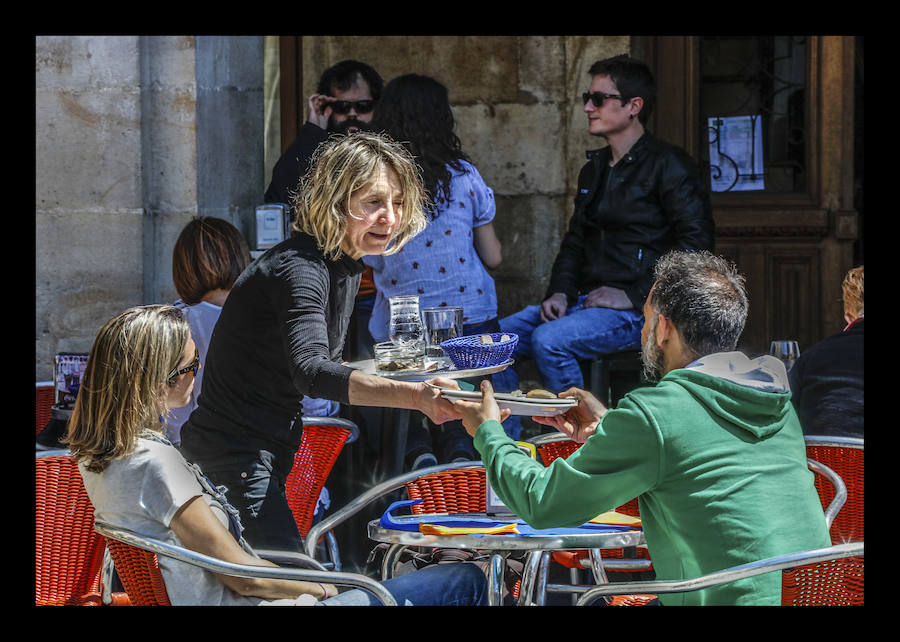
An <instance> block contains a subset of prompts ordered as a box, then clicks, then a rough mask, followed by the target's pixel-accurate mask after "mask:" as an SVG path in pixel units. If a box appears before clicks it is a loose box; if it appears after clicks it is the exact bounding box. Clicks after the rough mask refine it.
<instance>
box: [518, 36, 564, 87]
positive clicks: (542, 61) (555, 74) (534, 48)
mask: <svg viewBox="0 0 900 642" xmlns="http://www.w3.org/2000/svg"><path fill="white" fill-rule="evenodd" d="M519 41H520V44H519V67H518V74H517V75H518V78H519V96H518V100H519V101H520V102H523V103H528V102H535V101H537V102H546V101H552V102H561V103H563V102H565V101H566V75H565V70H566V49H565V39H564V38H563V37H562V36H524V37H521V38H520V39H519Z"/></svg>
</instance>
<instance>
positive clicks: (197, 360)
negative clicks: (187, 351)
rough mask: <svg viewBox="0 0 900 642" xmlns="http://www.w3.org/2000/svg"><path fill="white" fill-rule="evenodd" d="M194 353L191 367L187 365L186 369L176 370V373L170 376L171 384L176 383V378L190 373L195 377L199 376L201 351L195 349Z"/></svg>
mask: <svg viewBox="0 0 900 642" xmlns="http://www.w3.org/2000/svg"><path fill="white" fill-rule="evenodd" d="M194 351H195V354H194V360H193V361H191V363H190V364H189V365H186V366H185V367H184V368H180V369H179V370H176V371H175V372H174V373H172V374H171V375H169V383H172V382H174V381H175V379H176V378H178V377H180V376H181V375H183V374H185V373H188V372H192V373H193V374H194V376H195V377H196V376H197V370H199V369H200V351H199V350H197V349H196V348H195V349H194Z"/></svg>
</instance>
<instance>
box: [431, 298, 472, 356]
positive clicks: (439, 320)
mask: <svg viewBox="0 0 900 642" xmlns="http://www.w3.org/2000/svg"><path fill="white" fill-rule="evenodd" d="M422 318H423V319H424V320H425V353H426V354H427V355H428V356H429V357H444V356H446V355H445V354H444V350H443V349H442V348H441V341H446V340H447V339H455V338H456V337H461V336H462V327H463V309H462V308H460V307H456V306H449V307H446V306H445V307H442V308H424V309H423V310H422Z"/></svg>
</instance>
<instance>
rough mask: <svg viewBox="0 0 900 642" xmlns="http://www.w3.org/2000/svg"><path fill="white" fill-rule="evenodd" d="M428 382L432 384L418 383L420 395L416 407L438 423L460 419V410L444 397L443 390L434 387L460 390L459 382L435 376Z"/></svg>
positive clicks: (418, 393)
mask: <svg viewBox="0 0 900 642" xmlns="http://www.w3.org/2000/svg"><path fill="white" fill-rule="evenodd" d="M428 383H429V384H431V385H426V384H425V383H424V382H423V383H419V384H416V385H417V386H418V389H417V395H418V396H417V400H416V404H415V407H416V408H418V409H419V410H420V411H422V412H423V413H425V415H427V416H428V418H429V419H431V421H433V422H434V423H436V424H438V425H440V424H443V423H446V422H448V421H454V420H456V419H459V418H460V417H461V415H460V413H459V410H458V409H457V408H455V407H454V405H453V404H452V403H450V402H449V401H447V400H446V399H444V398H443V397H442V396H441V391H440V390H438V389H437V388H435V387H434V386H439V387H441V388H452V389H454V390H459V384H458V383H456V382H455V381H453V380H452V379H447V378H445V377H435V378H434V379H430V380H429V381H428Z"/></svg>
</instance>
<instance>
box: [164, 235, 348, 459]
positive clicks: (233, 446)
mask: <svg viewBox="0 0 900 642" xmlns="http://www.w3.org/2000/svg"><path fill="white" fill-rule="evenodd" d="M364 268H365V266H364V265H363V264H362V262H361V261H356V260H353V259H351V258H349V257H347V256H346V255H342V256H341V258H339V259H337V260H334V261H333V260H330V259H328V258H326V257H325V256H324V255H323V253H322V251H321V250H319V248H318V247H317V244H316V241H315V239H313V238H312V237H310V236H307V235H305V234H303V235H295V236H293V237H291V238H289V239H287V240H286V241H283V242H281V243H279V244H278V245H276V246H275V247H273V248H271V249H270V250H268V251H267V252H266V253H265V254H263V255H262V256H261V257H259V258H258V259H257V260H256V261H254V262H253V263H252V264H251V265H250V266H249V267H248V268H247V269H246V270H245V271H244V272H243V274H241V276H240V277H239V278H238V280H237V281H236V282H235V284H234V287H233V288H232V290H231V293H230V294H229V295H228V298H227V299H226V301H225V305H224V306H223V307H222V313H221V315H220V317H219V320H218V322H217V323H216V327H215V329H214V330H213V334H212V338H211V340H210V345H209V352H208V354H207V357H206V363H204V364H203V366H202V367H203V370H204V372H203V390H202V391H201V393H200V398H199V399H198V400H197V404H198V407H197V409H196V410H194V412H193V413H192V414H191V416H190V418H189V419H188V421H187V422H186V423H185V424H184V426H183V427H182V429H181V440H182V441H181V446H182V449H183V450H184V452H185V455H186V456H187V458H188V459H190V460H192V461H195V462H197V463H200V462H222V461H223V460H225V459H227V458H229V457H231V456H246V455H247V454H248V453H251V452H254V451H260V450H266V451H269V452H271V453H272V454H273V455H274V456H275V466H276V467H277V468H279V469H280V473H281V474H283V475H286V474H287V472H288V471H289V470H290V469H291V465H292V462H293V456H294V453H295V452H296V450H297V447H298V446H299V444H300V436H301V431H302V426H301V422H300V417H301V414H302V406H301V403H300V402H301V400H302V399H303V397H304V396H305V395H308V396H310V397H318V398H324V399H332V400H334V401H339V402H341V403H349V398H348V389H349V380H350V373H351V372H352V370H351V369H350V368H348V367H346V366H343V365H341V364H340V363H339V361H340V358H341V352H342V350H343V346H344V338H345V336H346V333H347V326H348V324H349V322H350V315H351V313H352V312H353V304H354V299H355V297H356V292H357V290H358V289H359V280H360V276H361V274H362V272H363V270H364ZM201 466H202V464H201Z"/></svg>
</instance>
